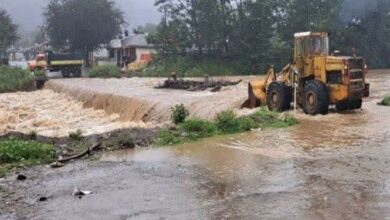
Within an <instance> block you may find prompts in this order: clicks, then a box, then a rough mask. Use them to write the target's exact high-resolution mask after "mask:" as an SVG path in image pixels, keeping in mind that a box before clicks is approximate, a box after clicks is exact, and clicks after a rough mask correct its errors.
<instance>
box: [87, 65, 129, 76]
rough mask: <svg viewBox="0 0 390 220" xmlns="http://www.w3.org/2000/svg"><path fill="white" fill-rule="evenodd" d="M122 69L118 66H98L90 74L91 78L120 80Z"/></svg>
mask: <svg viewBox="0 0 390 220" xmlns="http://www.w3.org/2000/svg"><path fill="white" fill-rule="evenodd" d="M121 76H122V73H121V69H120V68H119V67H117V66H98V67H95V68H94V69H92V70H91V71H90V72H89V77H91V78H119V77H121Z"/></svg>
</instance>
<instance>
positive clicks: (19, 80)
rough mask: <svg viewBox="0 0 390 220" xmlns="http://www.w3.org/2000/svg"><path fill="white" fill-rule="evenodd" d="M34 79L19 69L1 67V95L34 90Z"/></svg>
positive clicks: (28, 73)
mask: <svg viewBox="0 0 390 220" xmlns="http://www.w3.org/2000/svg"><path fill="white" fill-rule="evenodd" d="M34 88H35V84H34V77H33V75H32V74H31V73H30V72H28V71H27V70H23V69H21V68H19V67H9V66H0V93H5V92H17V91H31V90H34Z"/></svg>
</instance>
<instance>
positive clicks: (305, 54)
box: [244, 32, 369, 115]
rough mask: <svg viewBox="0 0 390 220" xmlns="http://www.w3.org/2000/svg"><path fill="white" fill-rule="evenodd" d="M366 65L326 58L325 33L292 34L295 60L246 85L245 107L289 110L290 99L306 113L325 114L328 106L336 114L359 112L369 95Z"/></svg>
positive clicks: (360, 60) (351, 58) (351, 59)
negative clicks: (351, 111)
mask: <svg viewBox="0 0 390 220" xmlns="http://www.w3.org/2000/svg"><path fill="white" fill-rule="evenodd" d="M366 74H367V65H366V63H365V60H364V59H363V58H362V57H357V56H356V55H353V56H336V55H329V37H328V34H327V33H323V32H321V33H312V32H303V33H296V34H295V47H294V61H293V62H292V63H291V64H288V65H287V66H286V67H284V68H283V70H282V71H281V72H280V73H278V74H276V73H275V72H274V68H273V67H271V69H270V70H269V71H268V73H267V77H266V78H265V80H255V81H253V82H250V83H249V99H248V100H247V101H246V102H245V103H244V107H249V108H254V107H258V106H260V105H267V106H268V108H269V109H270V110H271V111H278V112H282V111H286V110H288V109H290V107H291V103H292V102H293V100H294V101H295V102H296V104H297V105H299V106H301V107H302V108H303V110H304V112H305V113H306V114H310V115H316V114H327V113H328V110H329V106H330V105H336V109H337V110H338V111H344V110H350V109H360V108H361V107H362V98H363V97H368V96H369V84H367V83H366V77H365V76H366Z"/></svg>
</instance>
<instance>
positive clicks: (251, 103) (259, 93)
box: [242, 81, 266, 108]
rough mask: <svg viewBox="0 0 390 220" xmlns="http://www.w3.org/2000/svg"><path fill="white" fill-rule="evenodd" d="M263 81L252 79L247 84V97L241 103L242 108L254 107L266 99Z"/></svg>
mask: <svg viewBox="0 0 390 220" xmlns="http://www.w3.org/2000/svg"><path fill="white" fill-rule="evenodd" d="M265 90H266V89H265V82H264V81H253V82H250V83H249V84H248V99H247V100H246V101H245V102H244V104H242V108H256V107H259V106H261V105H263V104H265V101H266V91H265Z"/></svg>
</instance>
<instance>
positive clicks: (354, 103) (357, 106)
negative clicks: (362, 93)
mask: <svg viewBox="0 0 390 220" xmlns="http://www.w3.org/2000/svg"><path fill="white" fill-rule="evenodd" d="M362 105H363V100H362V99H357V100H353V101H351V104H350V107H351V110H354V109H361V108H362Z"/></svg>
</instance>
